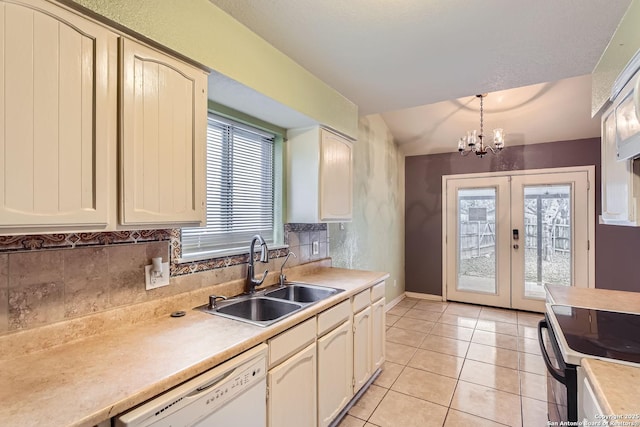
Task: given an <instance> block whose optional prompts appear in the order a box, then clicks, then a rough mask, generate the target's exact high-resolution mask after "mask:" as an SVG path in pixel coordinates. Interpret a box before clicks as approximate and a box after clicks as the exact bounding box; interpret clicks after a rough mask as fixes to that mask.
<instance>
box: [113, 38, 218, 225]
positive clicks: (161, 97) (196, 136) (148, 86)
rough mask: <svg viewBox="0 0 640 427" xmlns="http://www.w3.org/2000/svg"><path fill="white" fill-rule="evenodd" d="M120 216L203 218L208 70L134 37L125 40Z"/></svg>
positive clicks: (170, 220)
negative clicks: (142, 42)
mask: <svg viewBox="0 0 640 427" xmlns="http://www.w3.org/2000/svg"><path fill="white" fill-rule="evenodd" d="M121 54H122V58H121V62H122V98H121V106H120V107H121V129H122V138H121V141H120V164H121V180H120V190H121V198H122V200H121V210H120V221H121V223H122V224H160V225H162V224H181V225H188V224H190V225H199V224H201V223H203V222H204V213H205V210H204V200H205V197H206V190H205V163H206V158H205V155H206V154H205V153H206V126H207V123H206V119H207V96H206V83H207V78H206V74H205V73H204V72H203V71H201V70H198V69H196V68H193V67H191V66H189V65H187V64H185V63H183V62H180V61H178V60H176V59H173V58H171V57H169V56H167V55H165V54H162V53H160V52H158V51H155V50H153V49H150V48H148V47H146V46H143V45H141V44H139V43H136V42H134V41H132V40H128V39H123V40H122V48H121Z"/></svg>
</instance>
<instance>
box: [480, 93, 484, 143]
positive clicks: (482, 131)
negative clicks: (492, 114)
mask: <svg viewBox="0 0 640 427" xmlns="http://www.w3.org/2000/svg"><path fill="white" fill-rule="evenodd" d="M483 136H484V96H482V95H481V96H480V143H482V137H483Z"/></svg>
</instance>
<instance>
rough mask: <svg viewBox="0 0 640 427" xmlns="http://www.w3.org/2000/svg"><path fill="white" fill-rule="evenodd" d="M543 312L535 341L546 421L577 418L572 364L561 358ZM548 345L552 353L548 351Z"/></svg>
mask: <svg viewBox="0 0 640 427" xmlns="http://www.w3.org/2000/svg"><path fill="white" fill-rule="evenodd" d="M547 316H548V314H546V315H545V319H544V320H541V321H540V323H538V341H539V342H540V350H541V351H542V358H543V359H544V363H545V365H546V366H547V405H548V411H547V415H548V418H549V421H552V422H555V423H558V424H559V423H560V422H561V421H565V422H566V421H578V378H577V370H576V366H575V365H568V364H566V363H565V361H564V360H563V358H562V353H561V352H560V347H559V345H558V340H557V339H556V336H555V333H554V331H553V328H551V327H550V322H549V321H548V318H547ZM549 347H551V349H552V352H550V351H549Z"/></svg>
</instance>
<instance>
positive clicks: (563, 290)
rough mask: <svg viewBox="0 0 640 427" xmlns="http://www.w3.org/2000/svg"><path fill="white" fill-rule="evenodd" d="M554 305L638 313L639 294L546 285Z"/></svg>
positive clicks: (639, 305) (639, 307)
mask: <svg viewBox="0 0 640 427" xmlns="http://www.w3.org/2000/svg"><path fill="white" fill-rule="evenodd" d="M546 288H547V292H549V294H550V295H551V298H552V300H553V303H554V304H562V305H572V306H575V307H586V308H596V309H600V310H610V311H628V312H631V313H640V292H624V291H612V290H608V289H593V288H590V289H586V288H575V287H567V286H557V285H546Z"/></svg>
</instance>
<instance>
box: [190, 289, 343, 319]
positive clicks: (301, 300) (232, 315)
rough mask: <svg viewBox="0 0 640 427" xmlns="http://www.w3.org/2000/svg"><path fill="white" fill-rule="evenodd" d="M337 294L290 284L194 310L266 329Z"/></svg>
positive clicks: (334, 290)
mask: <svg viewBox="0 0 640 427" xmlns="http://www.w3.org/2000/svg"><path fill="white" fill-rule="evenodd" d="M339 292H344V290H343V289H337V288H326V287H323V286H314V285H309V284H306V283H296V282H291V283H285V286H277V287H276V288H275V289H274V288H273V287H271V288H267V289H264V290H261V291H258V292H256V293H255V294H252V295H242V296H239V297H236V298H231V299H229V300H226V301H224V302H221V303H219V304H217V306H216V307H210V306H208V305H203V306H201V307H197V309H198V310H202V311H205V312H207V313H210V314H215V315H217V316H222V317H227V318H229V319H234V320H240V321H242V322H247V323H251V324H253V325H258V326H269V325H272V324H274V323H276V322H278V321H280V320H282V319H284V318H286V317H288V316H291V315H292V314H294V313H296V312H298V311H300V310H302V309H304V308H306V307H308V306H310V305H312V304H315V303H316V302H318V301H321V300H323V299H325V298H328V297H330V296H332V295H335V294H337V293H339Z"/></svg>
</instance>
